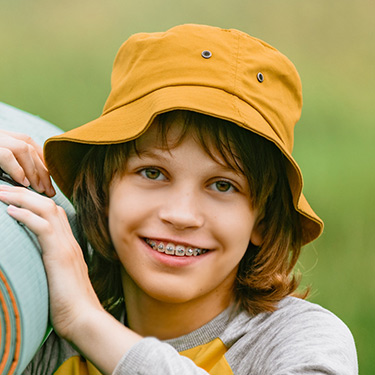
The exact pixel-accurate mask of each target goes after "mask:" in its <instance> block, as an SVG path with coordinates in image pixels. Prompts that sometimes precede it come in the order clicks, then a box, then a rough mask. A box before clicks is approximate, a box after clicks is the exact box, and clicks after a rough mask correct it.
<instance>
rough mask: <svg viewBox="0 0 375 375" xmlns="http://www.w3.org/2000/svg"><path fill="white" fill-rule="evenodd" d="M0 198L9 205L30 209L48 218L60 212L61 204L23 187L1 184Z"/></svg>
mask: <svg viewBox="0 0 375 375" xmlns="http://www.w3.org/2000/svg"><path fill="white" fill-rule="evenodd" d="M0 200H1V201H3V202H4V203H6V204H8V205H14V206H16V207H20V208H25V209H27V210H30V211H32V212H34V213H35V214H37V215H39V216H41V217H43V218H46V219H47V218H48V217H49V216H51V217H52V218H53V217H55V216H56V215H57V214H58V213H59V212H57V211H58V207H59V206H57V205H56V204H55V202H54V201H53V200H52V199H50V198H47V197H45V196H42V195H40V194H37V193H35V192H33V191H31V190H28V189H25V188H23V187H15V186H7V185H0Z"/></svg>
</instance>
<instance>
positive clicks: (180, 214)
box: [159, 189, 204, 230]
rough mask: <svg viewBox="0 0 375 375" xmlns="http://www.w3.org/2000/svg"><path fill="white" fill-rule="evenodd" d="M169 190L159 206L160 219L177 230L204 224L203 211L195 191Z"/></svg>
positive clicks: (198, 226)
mask: <svg viewBox="0 0 375 375" xmlns="http://www.w3.org/2000/svg"><path fill="white" fill-rule="evenodd" d="M186 190H187V189H184V191H182V192H181V191H178V192H170V193H169V194H168V197H167V198H166V201H165V203H164V204H163V205H162V206H161V207H160V210H159V217H160V219H161V220H162V221H163V222H164V223H166V224H168V225H171V226H173V227H174V228H175V229H177V230H183V229H193V228H200V227H202V226H203V224H204V211H203V207H202V204H201V202H199V197H198V195H199V194H197V193H194V192H193V191H186Z"/></svg>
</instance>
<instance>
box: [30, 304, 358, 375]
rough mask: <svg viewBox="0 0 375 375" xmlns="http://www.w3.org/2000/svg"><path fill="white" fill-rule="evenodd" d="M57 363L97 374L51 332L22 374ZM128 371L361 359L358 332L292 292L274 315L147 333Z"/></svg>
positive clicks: (296, 365) (259, 371) (280, 367)
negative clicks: (171, 333) (177, 332)
mask: <svg viewBox="0 0 375 375" xmlns="http://www.w3.org/2000/svg"><path fill="white" fill-rule="evenodd" d="M56 369H57V370H58V371H57V372H56V375H83V374H89V375H93V374H95V375H96V374H97V372H96V370H95V369H94V368H93V367H92V366H91V365H90V364H89V365H87V363H86V362H85V361H84V360H83V359H82V358H81V357H80V356H79V355H78V353H77V352H75V351H74V350H73V349H72V348H71V347H70V346H69V345H68V344H67V343H66V342H65V341H63V340H61V339H59V338H58V337H57V336H54V335H53V336H51V337H50V339H49V340H48V341H47V342H46V344H45V345H44V347H43V348H42V349H41V350H40V351H39V352H38V353H37V355H36V357H35V358H34V360H33V361H32V363H31V364H30V365H29V366H28V368H27V369H26V371H25V372H24V374H25V375H52V374H54V373H55V370H56ZM80 369H81V370H80ZM83 371H86V372H83ZM127 374H129V375H130V374H131V375H135V374H136V375H159V374H160V375H171V374H178V375H180V374H183V375H185V374H186V375H195V374H196V375H198V374H199V375H203V374H211V375H229V374H235V375H245V374H246V375H248V374H251V375H292V374H293V375H296V374H304V375H308V374H311V375H312V374H314V375H317V374H325V375H333V374H337V375H339V374H340V375H356V374H358V365H357V355H356V349H355V344H354V340H353V337H352V335H351V333H350V331H349V329H348V328H347V327H346V325H345V324H344V323H343V322H342V321H341V320H340V319H339V318H337V317H336V316H335V315H334V314H332V313H331V312H329V311H327V310H325V309H323V308H322V307H320V306H318V305H316V304H313V303H310V302H307V301H304V300H301V299H298V298H293V297H287V298H285V299H284V300H283V301H281V303H280V304H279V308H278V309H277V310H276V311H275V312H273V313H261V314H258V315H256V316H252V315H250V314H248V313H247V312H245V311H234V310H233V309H231V308H228V309H227V310H225V311H223V312H222V313H221V314H220V315H218V316H217V317H216V318H214V319H213V320H212V321H210V322H209V323H207V324H206V325H204V326H202V327H201V328H199V329H197V330H196V331H193V332H191V333H189V334H187V335H185V336H182V337H178V338H175V339H172V340H167V341H159V340H158V339H156V338H152V337H146V338H144V339H142V340H141V341H140V342H138V343H137V344H136V345H134V346H133V347H132V348H131V349H130V350H129V351H128V352H127V353H126V354H125V355H124V356H123V357H122V359H121V360H120V362H119V363H118V365H117V367H116V369H115V371H114V373H113V375H127Z"/></svg>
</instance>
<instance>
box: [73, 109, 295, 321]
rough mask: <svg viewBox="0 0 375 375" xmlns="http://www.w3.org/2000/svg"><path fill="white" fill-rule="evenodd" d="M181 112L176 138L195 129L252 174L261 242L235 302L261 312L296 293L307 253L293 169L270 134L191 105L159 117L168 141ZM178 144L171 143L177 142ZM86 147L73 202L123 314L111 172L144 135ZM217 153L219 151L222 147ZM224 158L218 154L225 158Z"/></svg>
mask: <svg viewBox="0 0 375 375" xmlns="http://www.w3.org/2000/svg"><path fill="white" fill-rule="evenodd" d="M176 113H178V114H179V115H182V116H183V118H184V127H183V129H182V131H181V135H180V137H179V139H178V141H177V144H178V143H180V142H181V141H182V140H183V139H184V137H185V135H186V134H187V133H188V132H190V131H193V135H195V136H196V137H197V140H198V141H199V142H200V144H201V145H202V147H203V148H204V149H205V151H206V152H207V153H208V154H209V155H210V156H211V157H212V158H213V159H215V160H217V155H218V154H219V155H220V156H221V157H222V158H223V160H224V162H225V163H226V164H227V165H228V166H230V167H231V168H233V169H235V170H237V171H240V172H241V173H243V174H244V175H245V176H246V177H247V180H248V183H249V190H250V192H251V201H252V205H253V208H256V209H258V212H259V220H258V223H257V225H258V228H259V230H260V233H261V236H262V239H263V240H262V244H261V245H260V246H254V245H253V244H251V243H249V246H248V248H247V251H246V253H245V255H244V257H243V258H242V260H241V262H240V264H239V269H238V273H237V279H236V283H235V285H234V295H235V298H236V302H237V303H238V304H239V305H241V306H242V307H244V308H245V309H246V310H247V311H249V312H250V313H253V314H257V313H260V312H265V311H273V310H275V308H276V304H277V303H278V302H279V301H280V300H281V299H282V298H284V297H285V296H287V295H290V294H292V293H293V292H294V291H295V290H296V288H297V287H298V284H299V280H298V278H297V277H296V276H295V275H293V274H292V271H293V268H294V266H295V264H296V262H297V259H298V257H299V254H300V250H301V244H302V230H301V223H300V218H299V215H298V213H297V212H296V210H295V208H294V206H293V201H292V196H291V192H290V188H289V183H288V179H287V173H286V167H285V164H286V160H285V157H284V155H283V154H282V152H281V151H280V150H279V149H278V148H277V147H276V146H275V145H274V144H273V143H272V142H270V141H268V140H266V139H265V138H263V137H261V136H259V135H257V134H255V133H252V132H250V131H249V130H246V129H244V128H241V127H240V126H237V125H234V124H233V123H231V122H228V121H225V120H221V119H217V118H213V117H210V116H206V115H203V114H199V113H195V112H189V111H174V112H169V113H165V114H162V115H160V116H159V117H158V120H159V121H158V126H159V128H160V134H161V138H162V140H163V145H164V146H165V148H166V149H169V148H170V147H171V145H169V144H168V142H167V134H168V129H169V124H170V123H171V122H170V121H168V120H169V119H170V118H171V116H175V115H176ZM174 146H175V145H172V147H174ZM82 147H87V152H86V155H85V158H84V159H83V161H82V164H81V168H80V172H79V174H78V176H77V178H76V181H75V184H74V190H73V203H74V205H75V207H76V210H77V218H78V222H79V225H80V228H81V233H82V234H83V236H84V240H83V242H85V243H86V244H87V243H89V244H90V245H91V247H92V250H90V249H88V248H87V246H86V247H85V250H84V252H85V254H86V259H87V261H88V263H89V268H90V277H91V281H92V283H93V286H94V289H95V291H96V293H97V294H98V297H99V299H100V301H101V302H102V304H103V306H104V307H105V308H106V309H107V310H108V311H109V312H111V313H112V314H113V315H115V316H118V314H119V311H120V310H121V309H122V308H123V306H122V302H123V293H122V286H121V285H122V284H121V276H120V267H121V264H120V262H119V261H118V259H117V255H116V251H115V249H114V247H113V244H112V242H111V239H110V235H109V230H108V223H107V216H106V208H107V207H108V198H109V197H108V190H109V185H110V182H111V181H112V179H113V178H114V177H115V176H118V175H119V174H121V173H123V172H124V169H125V166H126V160H127V158H128V156H129V153H130V152H132V151H135V152H137V140H133V141H130V142H126V143H121V144H113V145H103V146H97V145H95V146H91V145H87V146H82ZM217 152H218V154H217ZM218 161H219V160H218Z"/></svg>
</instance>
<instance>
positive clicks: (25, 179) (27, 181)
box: [22, 177, 30, 186]
mask: <svg viewBox="0 0 375 375" xmlns="http://www.w3.org/2000/svg"><path fill="white" fill-rule="evenodd" d="M22 185H23V186H30V181H29V180H28V179H27V177H25V178H24V179H23V181H22Z"/></svg>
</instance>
